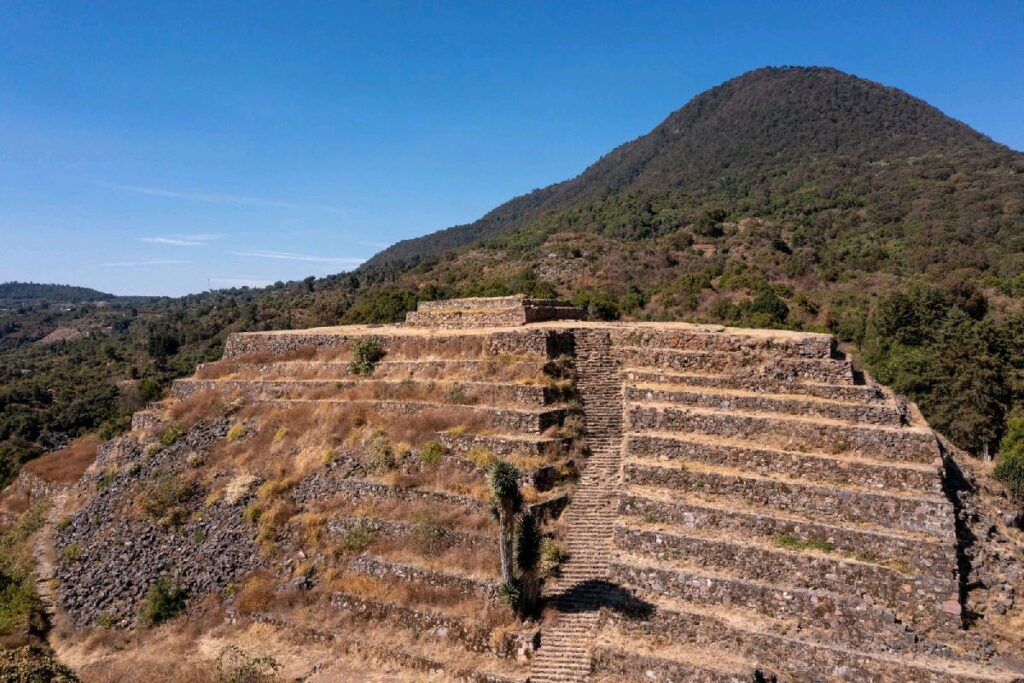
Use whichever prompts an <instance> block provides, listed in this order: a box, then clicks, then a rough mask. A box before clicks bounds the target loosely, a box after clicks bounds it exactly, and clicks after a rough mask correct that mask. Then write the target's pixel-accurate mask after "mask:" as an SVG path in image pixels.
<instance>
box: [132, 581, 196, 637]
mask: <svg viewBox="0 0 1024 683" xmlns="http://www.w3.org/2000/svg"><path fill="white" fill-rule="evenodd" d="M184 610H185V591H184V590H183V589H182V588H180V587H179V586H178V585H177V584H175V583H174V582H173V581H172V580H171V579H170V578H168V577H166V576H161V577H160V578H159V579H157V580H156V582H155V583H154V584H153V585H152V586H150V587H149V592H147V593H146V597H145V599H144V600H143V602H142V623H144V624H146V625H147V626H157V625H159V624H162V623H164V622H165V621H169V620H170V619H173V618H174V617H176V616H178V615H179V614H181V613H182V612H183V611H184Z"/></svg>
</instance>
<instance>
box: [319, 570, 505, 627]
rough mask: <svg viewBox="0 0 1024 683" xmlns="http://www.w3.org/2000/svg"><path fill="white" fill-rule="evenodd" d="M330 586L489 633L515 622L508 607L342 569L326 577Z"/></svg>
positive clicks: (449, 591) (455, 592)
mask: <svg viewBox="0 0 1024 683" xmlns="http://www.w3.org/2000/svg"><path fill="white" fill-rule="evenodd" d="M327 586H328V588H329V590H331V591H341V592H344V593H348V594H349V595H356V596H359V597H362V598H365V599H368V600H377V601H380V602H386V603H391V604H395V605H401V606H403V607H412V608H414V609H420V610H427V611H434V612H441V613H444V614H447V615H450V616H456V617H459V618H462V619H464V620H466V622H467V623H470V624H474V625H477V626H482V627H484V628H488V629H493V628H498V627H500V626H504V625H507V624H511V623H514V622H515V621H516V617H515V615H514V614H513V613H512V610H511V609H509V608H508V607H506V606H504V605H492V604H490V603H483V602H481V600H480V599H479V598H477V597H467V596H465V595H463V594H462V593H460V592H458V591H456V590H450V589H445V588H436V587H432V586H424V585H421V584H413V583H402V582H398V581H393V580H389V579H376V578H374V577H371V576H366V575H365V574H357V573H354V572H350V571H347V570H339V569H334V570H330V571H329V572H328V573H327Z"/></svg>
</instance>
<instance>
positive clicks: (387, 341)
mask: <svg viewBox="0 0 1024 683" xmlns="http://www.w3.org/2000/svg"><path fill="white" fill-rule="evenodd" d="M367 338H371V339H376V340H377V341H379V342H380V343H381V344H383V346H384V349H385V351H386V352H387V354H389V355H390V356H392V357H393V358H412V357H431V356H436V357H440V358H454V357H463V358H473V357H480V356H482V355H484V354H486V353H501V352H503V351H507V350H510V349H514V350H515V351H516V352H517V353H536V354H539V355H546V352H547V348H546V347H547V343H546V341H547V340H546V338H545V334H544V333H543V332H541V331H538V332H536V333H532V334H531V333H529V332H523V331H519V330H501V331H495V332H487V331H482V330H480V331H478V330H455V331H451V332H448V333H446V334H443V335H436V334H430V333H426V332H425V331H423V330H415V329H403V328H401V327H398V326H389V327H383V326H379V325H351V326H347V327H345V328H331V329H329V330H323V329H315V328H314V329H308V330H288V331H277V332H238V333H234V334H231V335H230V336H229V337H228V339H227V341H226V342H225V344H224V356H223V357H224V359H232V360H235V359H237V360H240V361H242V362H254V361H255V362H259V361H260V358H261V356H262V357H270V358H275V359H280V358H302V359H309V358H311V357H316V360H335V361H341V360H344V361H348V360H351V347H352V343H353V342H354V341H356V340H360V339H367ZM513 338H514V339H513ZM510 339H512V341H513V343H512V344H508V343H504V342H506V341H508V340H510Z"/></svg>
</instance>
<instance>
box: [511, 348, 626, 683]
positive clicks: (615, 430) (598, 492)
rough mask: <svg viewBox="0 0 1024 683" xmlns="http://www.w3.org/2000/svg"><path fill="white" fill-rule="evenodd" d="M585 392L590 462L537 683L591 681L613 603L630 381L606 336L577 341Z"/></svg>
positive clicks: (571, 514) (538, 659) (569, 529)
mask: <svg viewBox="0 0 1024 683" xmlns="http://www.w3.org/2000/svg"><path fill="white" fill-rule="evenodd" d="M575 340H576V348H575V363H576V371H577V388H578V390H579V392H580V394H581V395H582V397H583V408H584V410H585V412H586V422H585V431H586V437H587V443H588V446H589V450H590V455H589V457H588V458H587V465H586V469H585V470H584V472H583V475H582V477H581V478H580V481H579V483H578V485H577V488H576V493H575V495H574V497H573V501H572V503H571V505H570V507H569V511H568V513H567V518H566V545H567V550H568V552H569V559H568V561H567V562H566V563H565V565H564V566H563V568H562V572H561V575H560V576H559V577H558V579H557V580H555V581H554V582H553V583H552V584H551V585H550V586H549V588H548V599H549V600H550V601H551V603H552V604H553V605H554V608H555V611H556V616H555V622H554V624H553V625H552V626H550V627H547V628H545V629H544V632H543V634H542V637H541V646H540V649H539V650H538V652H537V655H536V656H535V657H534V659H533V662H532V665H531V674H530V680H531V681H533V682H534V683H542V682H546V681H583V680H586V679H587V677H588V676H589V674H590V669H591V664H590V647H591V641H592V639H593V636H594V633H595V631H596V629H597V626H598V622H599V615H600V609H601V607H602V606H604V605H606V604H608V602H609V599H611V598H612V597H613V591H614V589H613V587H612V586H611V584H609V582H608V568H609V564H608V559H609V556H610V553H611V541H612V528H613V523H614V521H615V507H616V503H617V492H618V489H619V485H620V481H621V473H620V462H619V461H620V456H621V452H622V427H623V414H622V379H621V376H620V372H619V366H618V362H617V361H616V360H615V357H614V355H613V353H612V348H611V340H610V338H609V336H608V334H607V333H606V332H602V331H589V330H588V331H583V332H579V333H577V334H576V337H575Z"/></svg>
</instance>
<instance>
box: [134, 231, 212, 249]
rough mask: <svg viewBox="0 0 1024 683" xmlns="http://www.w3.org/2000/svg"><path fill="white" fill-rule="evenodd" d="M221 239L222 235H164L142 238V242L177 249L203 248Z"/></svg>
mask: <svg viewBox="0 0 1024 683" xmlns="http://www.w3.org/2000/svg"><path fill="white" fill-rule="evenodd" d="M216 239H220V235H207V234H197V235H162V236H160V237H140V238H139V240H140V241H142V242H149V243H150V244H169V245H172V246H175V247H202V246H206V245H207V244H208V243H210V242H212V241H213V240H216Z"/></svg>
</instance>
